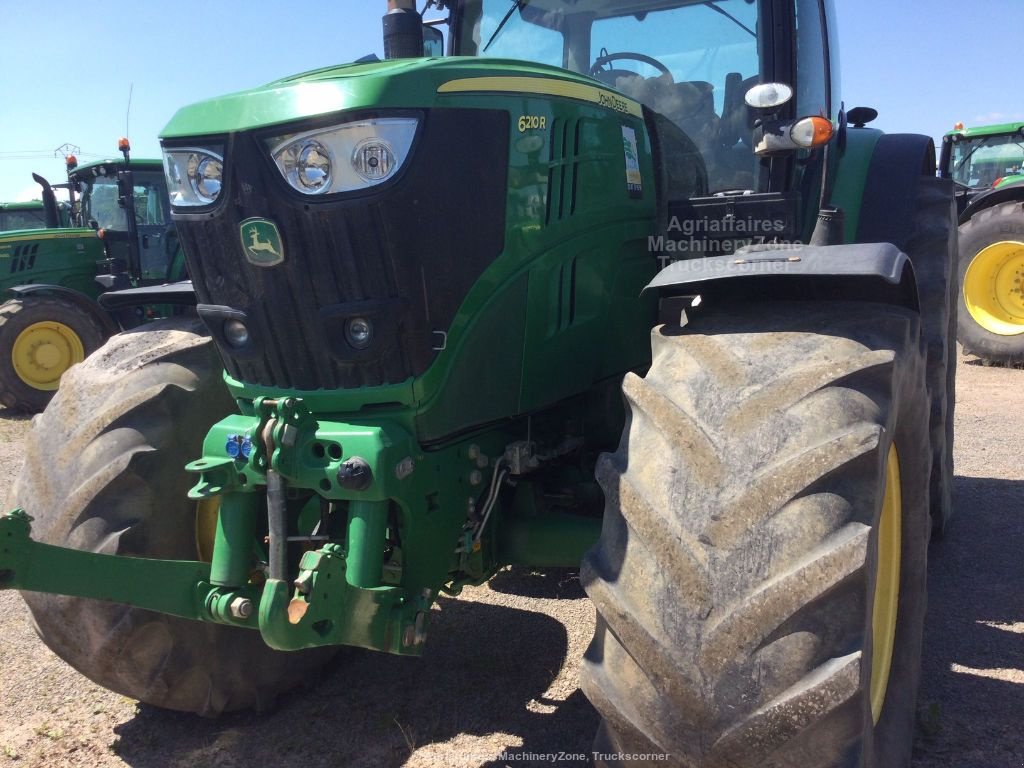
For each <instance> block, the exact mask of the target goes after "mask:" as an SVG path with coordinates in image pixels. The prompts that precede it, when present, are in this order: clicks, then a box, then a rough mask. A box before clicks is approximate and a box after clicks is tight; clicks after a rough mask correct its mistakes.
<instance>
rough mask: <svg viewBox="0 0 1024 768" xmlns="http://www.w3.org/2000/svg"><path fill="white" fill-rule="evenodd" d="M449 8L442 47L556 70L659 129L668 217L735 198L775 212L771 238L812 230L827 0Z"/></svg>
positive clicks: (826, 57) (561, 2)
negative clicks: (640, 113)
mask: <svg viewBox="0 0 1024 768" xmlns="http://www.w3.org/2000/svg"><path fill="white" fill-rule="evenodd" d="M448 5H449V7H450V9H451V15H450V17H449V19H448V21H449V24H450V38H451V39H450V52H451V53H452V54H454V55H456V56H478V57H494V58H504V59H520V60H528V61H531V62H538V63H541V64H547V65H551V66H555V67H559V68H562V69H566V70H570V71H573V72H577V73H580V74H583V75H589V76H591V77H593V78H595V79H597V80H599V81H601V82H602V83H604V84H605V85H607V86H609V87H610V88H612V89H614V90H615V91H617V92H619V93H621V94H623V95H624V96H627V97H629V98H630V99H631V100H634V101H636V102H639V103H641V104H642V105H643V106H644V108H645V112H646V120H647V122H648V124H650V125H653V126H656V133H658V134H659V136H660V142H659V143H660V145H661V146H660V150H661V156H662V162H661V165H662V166H663V169H664V170H663V174H664V186H665V189H666V192H667V196H668V198H669V199H670V201H675V202H677V203H678V202H680V201H682V200H686V201H693V202H688V203H687V204H686V205H683V206H681V207H680V206H676V209H674V210H673V211H672V215H673V217H674V218H673V220H674V221H677V222H678V221H682V222H684V224H685V222H686V220H690V221H689V225H688V226H687V227H686V228H687V229H700V228H704V229H707V224H708V221H709V220H720V219H722V218H723V217H728V216H729V212H730V211H732V212H735V210H736V205H737V203H738V202H739V203H740V204H741V205H742V206H743V207H744V208H746V209H747V210H748V211H749V212H750V214H751V216H753V218H769V219H772V220H773V222H774V224H773V226H775V227H776V231H775V232H774V234H775V235H781V236H783V237H789V238H791V239H799V238H805V237H808V236H809V235H810V231H809V230H810V228H811V227H813V224H814V220H815V215H816V214H817V212H818V203H819V199H826V200H827V197H825V196H824V195H820V194H819V193H816V192H815V190H816V189H817V190H819V191H820V188H821V185H822V184H823V183H824V182H825V180H826V174H825V173H824V165H825V160H826V155H825V153H823V152H820V151H815V149H816V148H818V147H820V146H822V145H824V144H825V143H826V142H827V141H828V140H829V139H830V138H831V136H832V125H831V122H832V119H833V118H838V113H839V111H840V108H839V92H838V72H833V71H832V68H831V67H830V66H829V62H830V61H831V60H832V59H833V58H835V57H834V55H833V53H834V51H830V49H834V48H835V38H834V31H833V30H831V29H829V27H828V25H827V23H826V19H827V18H832V17H831V15H830V13H831V7H830V6H831V2H830V0H828V1H825V2H823V1H822V0H797V2H794V3H778V2H770V1H769V0H721V1H720V2H695V1H694V0H690V1H689V2H679V1H678V0H676V1H675V2H665V1H664V0H662V1H661V2H652V0H644V1H643V2H638V1H637V0H633V1H631V2H625V3H623V2H608V1H607V0H589V1H588V2H570V1H569V0H530V1H519V2H511V3H510V2H509V0H463V2H458V3H449V4H448ZM816 118H817V120H815V119H816ZM821 118H825V119H824V120H822V119H821ZM791 138H792V139H793V141H791ZM723 198H729V199H728V200H723ZM755 201H756V202H755ZM762 213H763V214H764V216H761V214H762ZM751 216H747V218H750V217H751ZM779 227H782V228H784V229H785V230H786V231H785V232H782V231H779V230H778V228H779ZM739 244H740V243H739V242H738V241H737V242H734V243H732V244H731V245H733V246H737V245H739ZM729 245H730V244H729V243H727V242H725V241H724V240H718V241H714V242H711V243H710V247H711V250H712V251H715V250H719V251H720V250H723V249H724V250H728V246H729ZM723 246H724V248H723Z"/></svg>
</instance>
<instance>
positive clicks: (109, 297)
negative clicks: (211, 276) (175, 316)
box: [99, 280, 198, 312]
mask: <svg viewBox="0 0 1024 768" xmlns="http://www.w3.org/2000/svg"><path fill="white" fill-rule="evenodd" d="M197 301H198V300H197V299H196V292H195V289H194V288H193V287H192V281H191V280H182V281H180V282H177V283H165V284H164V285H148V286H146V287H144V288H126V289H124V290H115V291H107V292H106V293H103V294H100V298H99V303H100V306H102V307H103V308H104V309H106V310H109V311H111V312H113V311H115V310H119V309H124V308H126V307H136V306H138V305H139V304H175V305H178V306H186V307H194V306H195V305H196V303H197Z"/></svg>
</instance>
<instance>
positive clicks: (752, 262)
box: [644, 243, 920, 324]
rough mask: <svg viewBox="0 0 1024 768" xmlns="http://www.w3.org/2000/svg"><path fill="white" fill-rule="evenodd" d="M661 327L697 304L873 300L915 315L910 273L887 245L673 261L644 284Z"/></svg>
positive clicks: (763, 249)
mask: <svg viewBox="0 0 1024 768" xmlns="http://www.w3.org/2000/svg"><path fill="white" fill-rule="evenodd" d="M644 291H645V292H646V291H658V293H659V294H660V295H661V321H662V322H665V323H672V324H678V323H679V322H680V314H679V310H680V309H683V310H685V309H686V308H688V307H691V306H696V304H695V303H694V301H695V298H696V297H697V296H700V297H701V301H712V302H713V301H715V300H726V301H784V300H825V301H874V302H881V303H883V304H892V305H895V306H900V307H905V308H906V309H910V310H912V311H915V312H918V311H920V303H919V301H918V294H917V280H916V278H915V277H914V267H913V265H912V264H911V263H910V259H909V258H908V257H907V255H906V254H905V253H903V252H902V251H901V250H900V249H899V248H897V247H896V246H895V245H892V244H891V243H858V244H854V245H824V246H814V245H755V246H748V247H746V248H741V249H740V250H738V251H737V252H736V253H734V254H731V255H728V256H714V257H709V258H703V259H689V260H685V261H677V262H674V263H673V264H670V265H668V266H667V267H665V269H663V270H662V271H661V272H659V273H658V274H657V275H656V276H655V278H654V279H653V280H652V281H651V282H650V283H648V284H647V286H646V287H645V288H644Z"/></svg>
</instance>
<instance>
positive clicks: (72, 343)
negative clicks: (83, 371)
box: [11, 320, 85, 392]
mask: <svg viewBox="0 0 1024 768" xmlns="http://www.w3.org/2000/svg"><path fill="white" fill-rule="evenodd" d="M83 360H85V346H84V345H83V344H82V340H81V339H80V338H79V336H78V334H77V333H75V332H74V330H73V329H71V328H70V327H69V326H67V325H64V323H58V322H56V321H52V320H47V321H44V322H41V323H32V325H30V326H29V327H28V328H26V329H25V330H23V331H22V332H21V333H19V334H18V338H16V339H15V340H14V346H13V347H12V348H11V362H12V363H13V364H14V372H15V373H16V374H18V378H19V379H21V380H22V381H23V382H24V383H25V384H27V385H28V386H30V387H32V388H33V389H41V390H44V391H47V392H52V391H53V390H55V389H57V387H58V386H59V385H60V377H61V376H63V375H64V371H66V370H67V369H68V368H70V367H71V366H72V365H74V364H75V363H80V362H82V361H83Z"/></svg>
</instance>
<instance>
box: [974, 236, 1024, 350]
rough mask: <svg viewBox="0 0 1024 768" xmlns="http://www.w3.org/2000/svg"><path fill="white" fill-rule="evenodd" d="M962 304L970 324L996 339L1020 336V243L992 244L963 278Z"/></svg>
mask: <svg viewBox="0 0 1024 768" xmlns="http://www.w3.org/2000/svg"><path fill="white" fill-rule="evenodd" d="M964 303H965V304H966V305H967V311H968V312H970V313H971V317H973V318H974V322H976V323H977V324H978V325H980V326H981V327H982V328H984V329H985V330H986V331H989V332H991V333H995V334H997V335H999V336H1019V335H1020V334H1022V333H1024V243H1019V242H1011V241H1005V242H1002V243H994V244H992V245H990V246H988V248H985V249H983V250H981V251H979V252H978V255H977V256H975V257H974V258H973V259H972V260H971V263H970V266H968V267H967V272H966V274H965V275H964Z"/></svg>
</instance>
